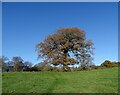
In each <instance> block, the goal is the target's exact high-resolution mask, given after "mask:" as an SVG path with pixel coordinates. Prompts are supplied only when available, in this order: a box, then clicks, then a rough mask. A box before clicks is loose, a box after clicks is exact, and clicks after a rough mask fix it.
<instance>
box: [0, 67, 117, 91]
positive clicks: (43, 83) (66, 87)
mask: <svg viewBox="0 0 120 95" xmlns="http://www.w3.org/2000/svg"><path fill="white" fill-rule="evenodd" d="M2 78H3V81H2V83H3V84H2V86H3V87H2V91H3V93H117V92H118V68H117V67H115V68H108V69H99V70H91V71H80V72H12V73H3V75H2Z"/></svg>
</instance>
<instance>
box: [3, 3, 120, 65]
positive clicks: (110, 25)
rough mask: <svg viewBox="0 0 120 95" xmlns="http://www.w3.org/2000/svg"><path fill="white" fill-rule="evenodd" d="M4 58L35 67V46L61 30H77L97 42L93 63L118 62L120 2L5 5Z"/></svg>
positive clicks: (36, 61) (37, 61)
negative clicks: (31, 64)
mask: <svg viewBox="0 0 120 95" xmlns="http://www.w3.org/2000/svg"><path fill="white" fill-rule="evenodd" d="M2 8H3V9H2V17H3V18H2V29H3V32H2V55H4V56H7V57H8V58H9V59H11V58H12V57H13V56H20V57H22V58H23V59H24V60H25V61H31V62H32V63H34V64H36V63H39V62H41V60H37V52H35V46H36V45H37V44H38V43H39V42H41V41H43V40H44V39H45V38H46V37H47V36H48V35H49V34H54V33H55V31H56V30H57V29H59V28H66V27H78V28H80V29H82V30H84V31H85V32H86V39H88V40H89V39H91V40H92V41H93V43H94V47H95V50H94V53H95V55H94V61H93V62H94V63H95V64H96V65H100V64H101V63H102V62H104V61H105V60H110V61H118V3H116V2H112V3H110V2H109V3H105V2H103V3H98V2H96V3H95V2H91V3H90V2H89V3H88V2H86V3H83V2H79V3H73V2H71V3H70V2H66V3H65V2H59V3H55V2H54V3H53V2H46V3H44V2H39V3H38V2H37V3H25V2H24V3H5V2H4V3H3V7H2Z"/></svg>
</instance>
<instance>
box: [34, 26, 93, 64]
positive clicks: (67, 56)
mask: <svg viewBox="0 0 120 95" xmlns="http://www.w3.org/2000/svg"><path fill="white" fill-rule="evenodd" d="M93 49H94V48H93V43H92V41H90V40H86V38H85V32H84V31H82V30H81V29H79V28H62V29H59V30H57V31H56V33H55V34H53V35H49V36H48V37H47V38H46V39H45V40H44V41H43V42H40V43H39V44H37V46H36V51H37V52H38V59H39V58H42V59H45V60H44V63H46V64H48V63H50V64H53V65H59V64H62V65H63V66H68V65H71V64H79V63H81V66H87V65H88V64H89V63H90V61H91V60H92V55H93Z"/></svg>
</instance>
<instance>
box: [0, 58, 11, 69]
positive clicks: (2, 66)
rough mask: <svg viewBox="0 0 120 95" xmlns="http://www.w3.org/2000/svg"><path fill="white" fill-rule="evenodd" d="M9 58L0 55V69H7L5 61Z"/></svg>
mask: <svg viewBox="0 0 120 95" xmlns="http://www.w3.org/2000/svg"><path fill="white" fill-rule="evenodd" d="M8 60H9V59H8V58H7V57H5V56H1V57H0V69H1V70H2V71H6V70H7V67H8V66H7V61H8Z"/></svg>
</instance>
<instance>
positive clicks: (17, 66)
mask: <svg viewBox="0 0 120 95" xmlns="http://www.w3.org/2000/svg"><path fill="white" fill-rule="evenodd" d="M12 61H13V63H14V71H21V70H22V69H23V67H24V64H23V59H22V58H21V57H19V56H16V57H13V58H12Z"/></svg>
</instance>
